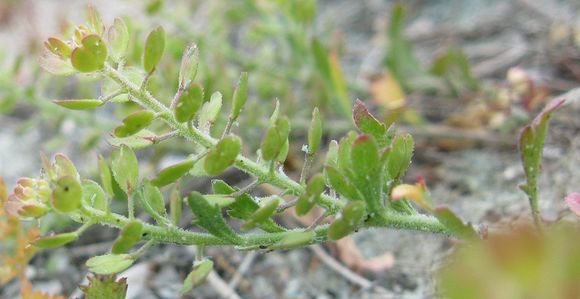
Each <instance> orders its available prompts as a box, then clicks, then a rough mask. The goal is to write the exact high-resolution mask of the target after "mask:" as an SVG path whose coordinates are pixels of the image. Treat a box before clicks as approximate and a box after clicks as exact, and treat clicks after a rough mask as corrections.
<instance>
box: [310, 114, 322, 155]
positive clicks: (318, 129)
mask: <svg viewBox="0 0 580 299" xmlns="http://www.w3.org/2000/svg"><path fill="white" fill-rule="evenodd" d="M321 139H322V120H320V112H318V108H317V107H316V108H314V110H313V111H312V120H311V121H310V127H309V128H308V154H309V155H314V154H316V153H317V152H318V149H319V148H320V141H321Z"/></svg>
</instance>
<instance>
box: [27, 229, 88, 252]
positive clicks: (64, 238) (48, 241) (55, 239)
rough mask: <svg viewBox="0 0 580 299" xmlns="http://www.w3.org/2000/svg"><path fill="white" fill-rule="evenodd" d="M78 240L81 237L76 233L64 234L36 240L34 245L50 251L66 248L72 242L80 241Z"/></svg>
mask: <svg viewBox="0 0 580 299" xmlns="http://www.w3.org/2000/svg"><path fill="white" fill-rule="evenodd" d="M78 238H79V235H78V234H77V233H76V232H72V233H63V234H58V235H52V236H46V237H41V238H38V239H36V240H34V242H33V243H32V244H33V245H34V246H36V247H38V248H43V249H49V248H56V247H61V246H64V245H66V244H68V243H70V242H74V241H76V240H78Z"/></svg>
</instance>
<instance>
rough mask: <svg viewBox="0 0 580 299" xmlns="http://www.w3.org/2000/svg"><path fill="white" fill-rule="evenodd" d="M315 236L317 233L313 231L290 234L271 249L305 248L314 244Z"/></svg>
mask: <svg viewBox="0 0 580 299" xmlns="http://www.w3.org/2000/svg"><path fill="white" fill-rule="evenodd" d="M315 236H316V233H315V232H314V231H312V230H307V231H292V232H288V233H286V235H285V236H284V237H283V238H282V239H281V240H280V241H278V242H276V243H274V244H273V245H271V246H270V247H269V249H272V250H290V249H294V248H299V247H303V246H306V245H308V244H310V243H312V241H314V237H315Z"/></svg>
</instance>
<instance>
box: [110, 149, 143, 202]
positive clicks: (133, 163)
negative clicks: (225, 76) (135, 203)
mask: <svg viewBox="0 0 580 299" xmlns="http://www.w3.org/2000/svg"><path fill="white" fill-rule="evenodd" d="M112 161H113V162H112V165H111V170H112V172H113V177H114V178H115V180H116V181H117V183H118V184H119V187H121V189H122V190H123V191H125V193H126V194H128V195H129V194H131V193H132V192H133V190H135V187H136V186H137V182H138V181H139V162H138V161H137V156H135V153H134V152H133V150H132V149H131V148H129V147H128V146H125V145H122V146H121V147H119V148H117V149H116V150H114V151H113V153H112Z"/></svg>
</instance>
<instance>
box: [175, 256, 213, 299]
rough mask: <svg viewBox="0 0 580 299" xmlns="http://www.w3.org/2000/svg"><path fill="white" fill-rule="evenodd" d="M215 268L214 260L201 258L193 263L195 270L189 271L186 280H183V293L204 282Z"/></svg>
mask: <svg viewBox="0 0 580 299" xmlns="http://www.w3.org/2000/svg"><path fill="white" fill-rule="evenodd" d="M212 270H213V262H212V261H211V260H205V259H204V260H201V261H196V262H195V263H194V264H193V270H192V271H191V272H189V274H188V275H187V277H186V278H185V280H184V281H183V287H182V288H181V294H182V295H184V294H185V293H187V292H189V291H191V290H192V289H193V288H194V287H197V286H199V285H200V284H202V283H203V282H204V281H205V279H206V278H207V276H208V275H209V274H210V273H211V271H212Z"/></svg>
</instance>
